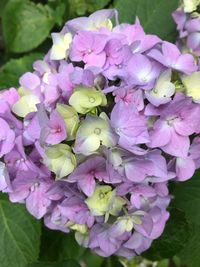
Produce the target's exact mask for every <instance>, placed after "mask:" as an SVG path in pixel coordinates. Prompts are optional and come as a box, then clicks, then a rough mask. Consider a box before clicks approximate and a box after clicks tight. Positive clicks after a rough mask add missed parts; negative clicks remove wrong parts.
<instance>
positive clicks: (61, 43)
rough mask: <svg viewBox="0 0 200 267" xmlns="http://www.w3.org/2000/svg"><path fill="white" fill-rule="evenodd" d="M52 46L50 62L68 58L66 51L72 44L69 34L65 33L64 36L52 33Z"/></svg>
mask: <svg viewBox="0 0 200 267" xmlns="http://www.w3.org/2000/svg"><path fill="white" fill-rule="evenodd" d="M52 39H53V46H52V48H51V53H50V59H51V60H61V59H65V58H66V57H67V56H68V50H69V47H70V44H71V42H72V35H71V33H66V34H65V35H63V34H61V33H54V34H53V35H52Z"/></svg>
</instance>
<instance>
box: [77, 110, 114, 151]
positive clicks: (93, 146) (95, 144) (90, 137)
mask: <svg viewBox="0 0 200 267" xmlns="http://www.w3.org/2000/svg"><path fill="white" fill-rule="evenodd" d="M116 143H117V136H116V134H115V133H114V132H113V130H112V128H111V127H110V124H109V121H108V120H107V119H106V118H105V116H104V115H103V113H101V114H100V116H99V117H96V116H91V115H87V116H86V119H85V120H84V121H83V122H82V123H81V125H80V127H79V129H78V131H77V135H76V141H75V145H74V151H75V153H77V154H84V155H89V154H92V153H94V152H95V151H96V150H98V149H99V147H100V145H101V144H102V145H104V146H107V147H112V146H114V145H116Z"/></svg>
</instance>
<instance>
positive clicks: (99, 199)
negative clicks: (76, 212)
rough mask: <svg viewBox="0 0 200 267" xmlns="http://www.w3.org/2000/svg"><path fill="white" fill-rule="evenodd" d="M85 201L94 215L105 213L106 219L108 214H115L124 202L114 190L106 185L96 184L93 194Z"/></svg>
mask: <svg viewBox="0 0 200 267" xmlns="http://www.w3.org/2000/svg"><path fill="white" fill-rule="evenodd" d="M85 202H86V204H87V206H88V208H89V209H90V211H91V213H92V214H93V215H94V216H103V215H106V217H107V219H108V216H109V214H111V215H113V216H117V215H118V214H119V212H120V211H121V209H122V207H123V205H125V203H126V201H125V200H124V199H123V198H121V197H118V196H116V192H115V190H112V187H111V186H108V185H104V186H103V185H102V186H97V187H96V189H95V191H94V193H93V195H92V196H91V197H89V198H87V199H86V201H85Z"/></svg>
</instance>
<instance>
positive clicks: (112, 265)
mask: <svg viewBox="0 0 200 267" xmlns="http://www.w3.org/2000/svg"><path fill="white" fill-rule="evenodd" d="M101 267H123V265H122V263H121V262H120V261H119V259H118V258H117V257H115V256H111V257H109V258H107V259H105V260H104V262H103V264H102V265H101Z"/></svg>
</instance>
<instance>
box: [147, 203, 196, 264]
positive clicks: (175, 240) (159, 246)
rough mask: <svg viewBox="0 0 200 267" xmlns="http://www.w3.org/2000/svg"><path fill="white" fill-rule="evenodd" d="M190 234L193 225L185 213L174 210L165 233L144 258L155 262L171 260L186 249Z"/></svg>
mask: <svg viewBox="0 0 200 267" xmlns="http://www.w3.org/2000/svg"><path fill="white" fill-rule="evenodd" d="M190 234H191V225H190V224H189V222H188V221H187V220H186V218H185V213H184V212H182V211H180V210H178V209H175V208H172V209H171V210H170V218H169V220H168V222H167V224H166V227H165V230H164V233H163V234H162V235H161V237H160V238H158V239H156V240H155V241H154V242H153V244H152V246H151V248H150V249H149V250H148V251H147V252H145V253H144V257H146V258H148V259H150V260H153V261H154V260H162V259H165V258H171V257H173V256H174V255H175V254H177V253H179V251H181V250H182V249H183V248H184V247H185V245H186V243H187V241H188V240H189V238H190Z"/></svg>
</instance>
